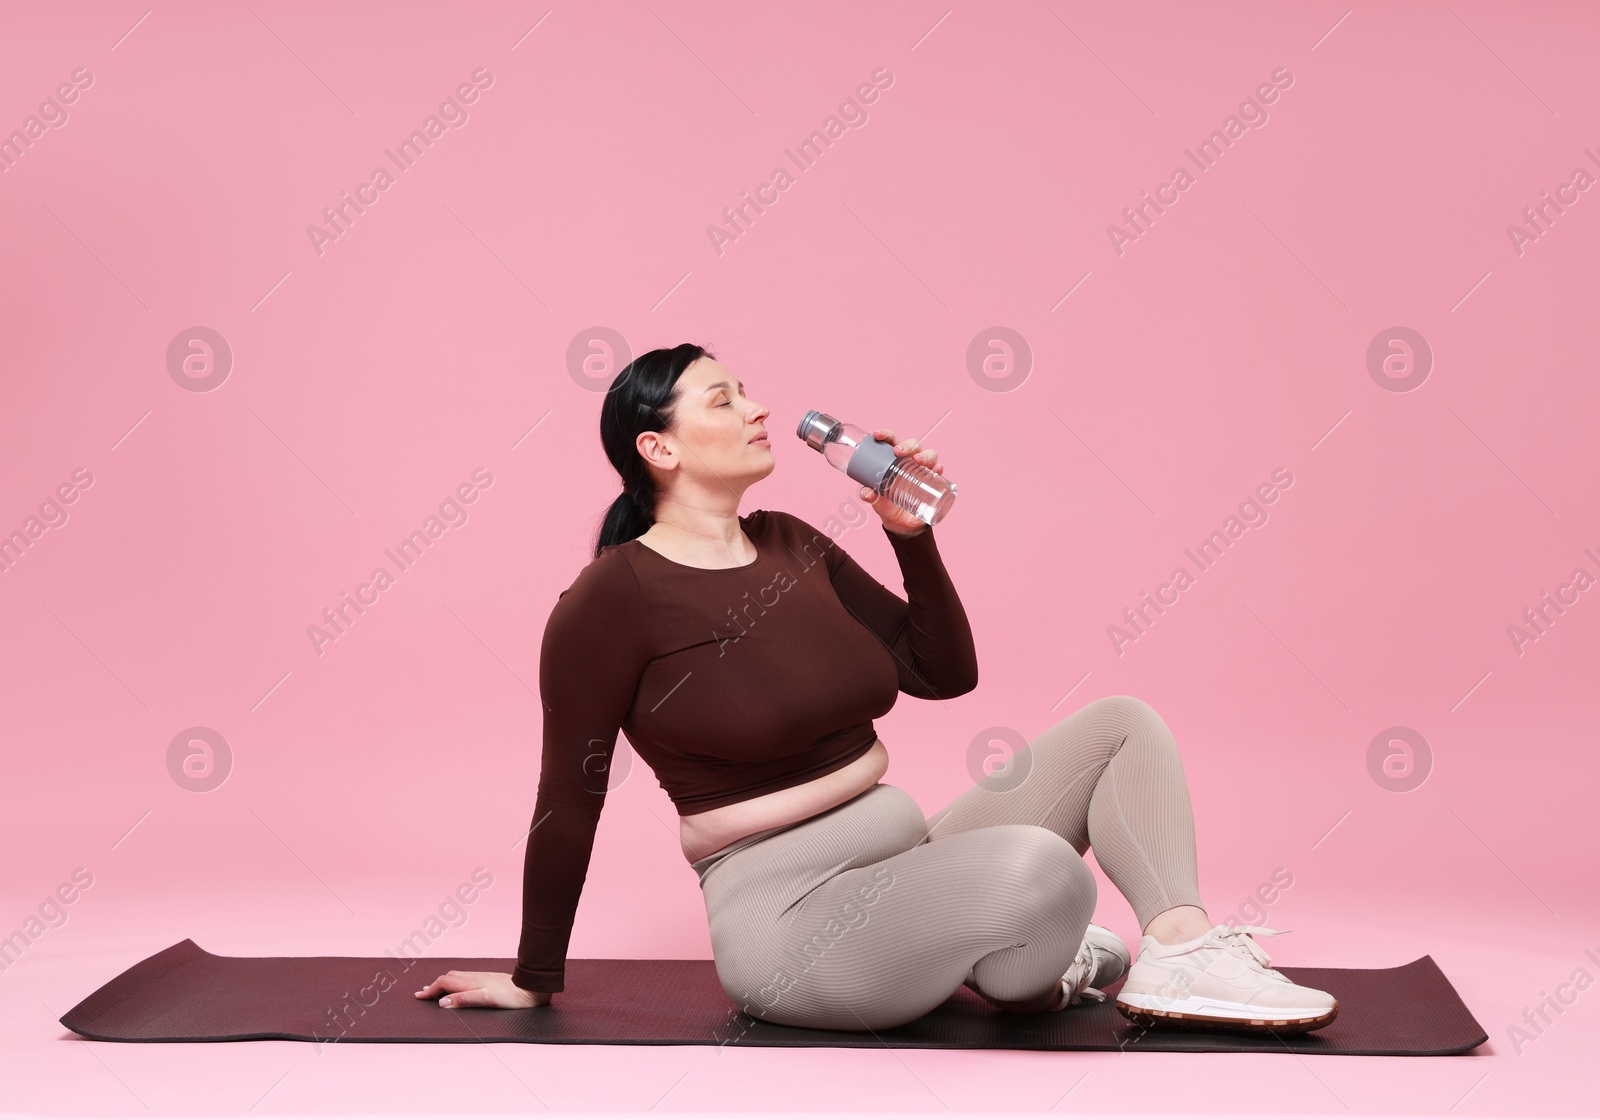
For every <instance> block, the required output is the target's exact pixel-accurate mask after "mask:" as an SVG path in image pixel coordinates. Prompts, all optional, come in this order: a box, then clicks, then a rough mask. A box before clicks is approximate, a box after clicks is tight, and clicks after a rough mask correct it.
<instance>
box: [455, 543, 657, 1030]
mask: <svg viewBox="0 0 1600 1120" xmlns="http://www.w3.org/2000/svg"><path fill="white" fill-rule="evenodd" d="M649 656H650V651H649V648H648V646H647V628H646V626H645V603H644V595H643V592H642V590H641V589H640V587H639V583H638V580H637V579H636V578H635V577H634V574H633V568H632V567H631V566H630V565H629V564H628V562H627V559H626V558H625V557H623V556H622V555H620V554H617V553H611V554H608V555H607V556H604V557H601V558H600V559H598V560H596V561H594V562H593V563H591V564H590V565H589V566H588V567H586V568H585V569H584V570H583V571H582V572H580V573H579V575H578V578H577V579H576V580H575V581H574V582H573V584H572V586H571V587H569V588H568V589H567V590H566V591H563V592H562V593H561V595H560V596H559V597H558V598H557V600H556V605H555V607H554V608H553V609H552V610H551V612H550V618H549V620H548V621H547V622H546V624H545V630H544V640H543V642H542V644H541V646H540V650H539V694H540V700H541V702H542V707H543V709H544V731H543V746H542V756H541V761H540V766H539V785H538V793H537V796H536V798H535V801H534V809H533V819H532V821H531V823H530V825H529V831H528V840H527V851H526V852H525V854H524V856H523V875H522V933H521V938H520V940H519V943H518V947H517V961H516V967H515V969H514V970H513V971H512V972H511V973H510V974H509V981H510V984H511V985H512V986H514V987H515V988H516V989H521V992H520V993H518V992H514V991H504V990H503V991H502V992H501V995H502V997H505V998H506V999H507V1000H508V1002H511V1003H512V1006H519V1007H527V1006H539V1005H541V1004H542V1003H547V1002H549V994H550V993H554V992H560V991H564V990H565V988H566V956H567V944H568V941H569V940H570V938H571V936H572V924H573V919H574V917H575V915H576V913H577V909H578V899H579V896H580V895H581V893H582V891H583V884H584V880H585V878H586V877H587V875H588V870H589V857H590V854H591V853H592V851H593V848H594V837H595V831H596V828H597V826H598V824H599V820H600V810H601V809H602V807H603V806H604V805H605V800H606V789H607V785H608V783H609V781H610V777H611V756H612V752H613V751H614V750H615V748H616V743H617V734H618V732H619V731H620V730H621V726H622V721H623V719H624V718H625V717H626V715H627V712H628V709H629V708H630V707H631V706H632V704H633V696H634V693H635V691H637V689H638V684H639V677H640V675H641V674H642V673H643V672H644V667H645V665H646V664H647V662H648V661H649ZM475 975H480V976H496V975H498V976H500V977H502V978H504V977H506V974H504V973H499V974H493V973H480V974H475ZM441 979H443V978H441ZM424 990H425V991H426V990H427V989H424ZM528 997H533V1002H528V1001H527V1000H528ZM451 1001H452V1003H456V1004H458V1005H461V1006H473V1005H477V1006H503V1004H501V1003H496V1002H489V1001H487V1000H486V1001H484V1002H482V1003H478V1002H477V1001H476V1000H465V999H457V997H454V996H452V997H451Z"/></svg>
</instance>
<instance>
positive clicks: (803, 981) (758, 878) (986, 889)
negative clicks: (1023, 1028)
mask: <svg viewBox="0 0 1600 1120" xmlns="http://www.w3.org/2000/svg"><path fill="white" fill-rule="evenodd" d="M926 837H927V821H926V820H925V819H924V817H923V815H922V811H921V809H920V808H919V807H918V806H917V803H916V801H915V799H914V798H912V797H911V795H910V794H908V793H906V792H905V791H904V790H901V789H899V788H897V787H894V786H886V785H882V784H881V783H880V784H879V785H877V786H875V787H873V788H872V789H870V790H868V791H866V792H865V793H863V794H861V795H860V796H858V797H857V798H855V799H853V800H852V801H849V802H846V803H845V804H844V805H842V806H839V807H837V808H835V809H833V810H829V811H828V812H826V813H823V814H820V815H819V816H817V817H814V818H811V819H810V820H807V821H804V822H801V823H800V824H798V825H796V826H794V827H793V828H790V829H786V830H784V831H783V832H780V833H778V834H777V835H775V836H772V837H770V838H768V839H765V840H763V841H761V842H760V843H758V844H755V845H753V846H751V847H749V848H747V849H745V850H744V851H739V852H735V853H734V854H733V855H731V856H729V857H728V859H727V860H726V861H725V862H724V863H722V864H720V865H718V866H712V867H710V869H709V870H708V871H707V872H706V874H705V877H704V878H703V880H702V883H701V885H702V888H703V889H704V890H705V893H706V907H707V914H708V916H709V918H710V926H711V942H712V954H713V956H714V957H715V958H716V962H717V975H718V979H719V980H720V981H721V983H722V986H723V990H724V991H726V992H727V994H728V996H729V998H730V999H732V1000H733V1001H734V1002H735V1003H736V1004H738V1005H739V1006H740V1007H741V1008H742V1009H743V1010H744V1011H745V1012H746V1013H747V1014H749V1015H752V1016H754V1017H755V1018H758V1019H765V1020H767V1021H770V1022H775V1023H783V1024H786V1025H790V1026H803V1027H816V1028H826V1029H833V1030H854V1031H860V1030H880V1029H886V1028H889V1027H894V1026H899V1025H900V1024H903V1023H907V1022H910V1021H911V1020H912V1019H916V1018H918V1017H920V1016H922V1015H925V1014H927V1013H928V1012H929V1011H931V1010H933V1009H934V1008H936V1007H938V1006H939V1005H940V1004H942V1003H944V1002H945V1001H946V1000H947V999H949V998H950V996H951V995H952V994H954V993H955V992H956V991H957V990H958V989H960V987H961V986H962V984H963V982H964V981H965V980H966V979H967V978H968V977H969V976H970V975H972V974H973V973H974V972H976V974H977V976H978V978H979V982H980V983H981V984H982V985H983V988H982V993H983V994H986V995H988V996H989V997H990V998H995V999H997V1000H1006V1001H1014V1002H1016V1003H1018V1004H1027V1003H1030V1002H1032V1003H1039V1004H1046V1003H1048V1004H1052V1005H1053V1004H1054V1003H1055V1002H1056V1001H1057V997H1059V996H1060V994H1061V987H1060V985H1061V977H1062V974H1063V973H1065V972H1066V971H1067V969H1068V967H1069V966H1070V965H1071V964H1072V960H1073V957H1074V956H1076V954H1077V952H1078V947H1079V945H1080V944H1081V943H1082V940H1083V933H1084V929H1085V928H1086V927H1087V926H1088V923H1089V916H1090V915H1091V914H1092V913H1093V911H1094V903H1095V880H1094V875H1093V873H1092V872H1091V871H1090V870H1089V867H1088V865H1087V864H1085V863H1084V862H1083V858H1082V856H1080V855H1079V854H1078V853H1077V852H1076V851H1074V850H1073V848H1072V845H1071V844H1069V843H1067V842H1066V841H1065V840H1063V839H1062V838H1061V837H1060V836H1059V835H1057V834H1056V833H1054V832H1052V831H1050V830H1049V829H1046V828H1041V827H1038V826H1036V825H1032V824H1020V823H1019V824H998V825H996V826H994V827H988V828H981V829H973V830H971V831H968V832H963V833H960V834H957V835H951V836H948V837H945V838H944V839H942V840H941V841H940V842H939V843H937V844H926V843H924V842H923V841H924V840H925V839H926ZM712 862H714V861H712V860H711V859H710V858H709V857H708V859H707V860H706V861H702V862H701V864H700V865H699V866H701V867H706V866H708V865H709V864H711V863H712ZM1039 1009H1040V1010H1043V1009H1044V1008H1043V1007H1042V1006H1041V1007H1040V1008H1039Z"/></svg>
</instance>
